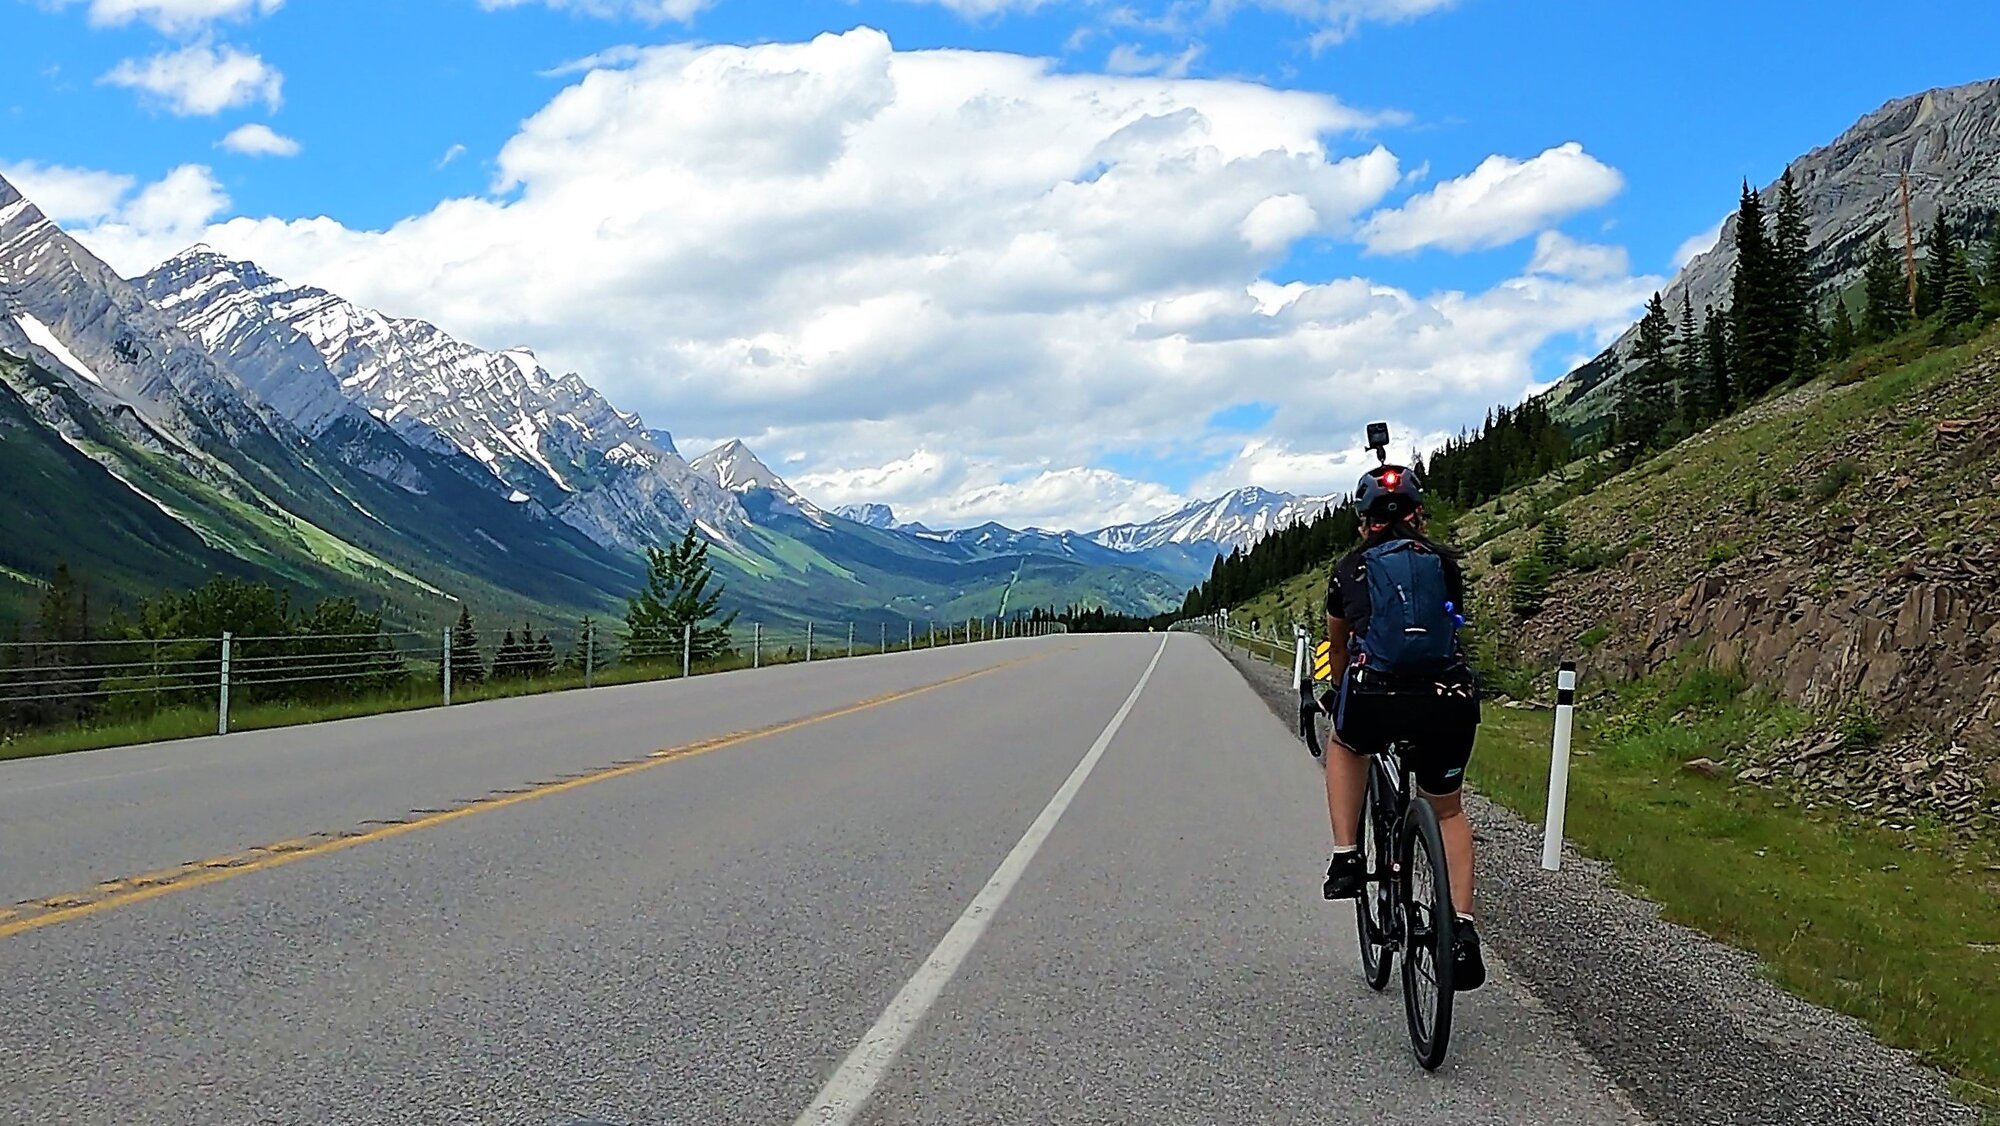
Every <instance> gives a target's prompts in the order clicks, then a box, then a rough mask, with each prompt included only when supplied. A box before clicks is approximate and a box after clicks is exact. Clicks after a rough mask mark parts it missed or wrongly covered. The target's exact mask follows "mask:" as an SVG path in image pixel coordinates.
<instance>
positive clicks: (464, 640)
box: [451, 604, 486, 688]
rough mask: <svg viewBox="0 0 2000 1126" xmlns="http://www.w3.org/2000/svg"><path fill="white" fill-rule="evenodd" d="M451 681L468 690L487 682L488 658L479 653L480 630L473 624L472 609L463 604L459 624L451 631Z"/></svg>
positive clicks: (459, 612) (460, 607)
mask: <svg viewBox="0 0 2000 1126" xmlns="http://www.w3.org/2000/svg"><path fill="white" fill-rule="evenodd" d="M451 680H452V683H453V684H457V685H463V686H465V687H467V688H470V687H473V686H474V685H478V684H483V683H485V681H486V658H485V656H484V655H483V654H481V653H480V651H479V629H478V627H477V626H474V625H473V624H472V608H471V607H469V606H465V605H463V604H461V605H460V606H459V608H458V624H457V625H455V626H453V627H452V629H451Z"/></svg>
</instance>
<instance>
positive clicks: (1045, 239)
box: [80, 29, 1659, 526]
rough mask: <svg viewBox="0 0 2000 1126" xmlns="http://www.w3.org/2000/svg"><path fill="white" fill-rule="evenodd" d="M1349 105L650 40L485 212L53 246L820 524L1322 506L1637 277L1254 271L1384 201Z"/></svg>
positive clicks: (1511, 388)
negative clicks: (247, 291) (370, 336)
mask: <svg viewBox="0 0 2000 1126" xmlns="http://www.w3.org/2000/svg"><path fill="white" fill-rule="evenodd" d="M1376 120H1378V119H1377V118H1376V117H1375V116H1373V115H1370V114H1367V113H1363V112H1359V111H1356V110H1354V109H1351V108H1349V107H1347V106H1345V105H1342V104H1341V103H1339V102H1338V101H1336V100H1334V99H1332V98H1330V97H1327V96H1324V95H1320V94H1312V93H1303V92H1297V91H1284V90H1277V89H1272V88H1269V87H1265V86H1260V85H1256V84H1253V83H1248V82H1237V81H1213V80H1187V79H1181V80H1169V79H1163V78H1159V77H1153V76H1133V77H1121V76H1106V75H1090V74H1066V73H1060V72H1058V71H1057V70H1055V69H1054V68H1053V66H1052V64H1050V63H1049V62H1047V61H1046V60H1037V59H1030V58H1023V57H1020V56H1015V55H1008V54H1001V53H996V52H975V51H956V50H952V51H907V52H899V51H896V50H895V49H894V48H893V47H892V45H891V44H890V42H889V40H888V38H887V37H886V36H884V35H882V34H881V33H879V32H875V31H871V30H867V29H859V30H856V31H853V32H849V33H847V34H843V35H827V36H822V37H820V38H817V39H815V40H813V41H811V42H809V43H777V44H762V45H756V46H693V45H676V46H667V47H658V48H652V49H648V50H646V51H644V52H643V53H641V54H639V55H638V56H637V57H634V58H631V59H629V60H626V61H625V62H624V65H620V66H618V67H616V68H612V69H604V68H600V69H595V70H592V71H590V72H588V73H586V74H583V75H581V76H580V77H578V78H577V79H576V80H574V81H573V82H572V83H571V84H570V85H568V86H567V88H565V89H563V90H562V91H561V92H560V93H558V94H557V95H556V96H555V97H554V98H553V99H552V100H551V101H550V102H549V103H548V104H547V105H546V106H544V107H543V108H542V109H541V110H540V111H539V112H537V113H535V114H534V115H532V116H531V117H530V118H528V120H527V121H525V122H524V123H523V124H522V126H521V127H520V129H519V131H518V132H517V133H516V134H515V136H514V137H513V138H512V139H511V140H509V141H508V142H507V143H506V144H505V145H504V146H503V147H502V149H501V150H500V152H499V154H498V156H497V158H496V159H495V162H494V164H495V175H494V182H493V185H492V187H493V194H490V195H482V196H473V197H467V198H458V199H449V200H446V201H444V202H442V203H440V204H438V205H437V206H436V207H435V208H433V209H431V210H429V211H427V212H424V213H422V214H418V215H413V216H410V217H408V218H406V219H403V220H401V221H399V222H396V223H394V224H392V225H390V226H388V227H386V228H385V229H382V230H359V229H354V228H351V227H348V226H345V225H343V224H342V223H340V222H339V221H337V220H336V219H333V218H324V217H322V218H308V219H284V218H263V219H257V218H248V217H244V218H235V219H231V220H228V221H226V222H221V223H209V224H206V225H205V226H204V227H203V228H202V229H200V230H198V231H196V230H190V229H189V223H188V219H189V217H190V216H192V215H194V214H197V213H200V212H202V211H205V210H208V209H210V208H212V207H213V206H214V205H215V201H216V199H217V198H218V197H219V194H220V193H219V189H217V188H214V187H213V181H212V179H211V180H209V181H207V185H208V186H207V190H203V184H202V183H201V182H200V181H199V180H197V179H195V178H194V177H192V176H191V175H190V176H188V177H185V178H184V179H185V182H184V183H182V184H181V185H180V186H181V187H182V188H184V189H186V190H184V191H182V192H181V193H179V195H178V199H179V205H178V206H177V207H173V208H168V207H164V206H162V207H160V208H157V209H154V210H157V212H158V216H157V217H158V218H160V219H161V221H162V222H163V223H164V224H165V227H166V229H165V230H164V231H156V230H150V229H147V228H145V227H144V225H143V224H142V223H141V222H140V221H139V214H138V209H126V210H130V211H132V212H133V213H132V214H123V213H122V212H121V214H120V215H119V216H117V217H115V218H114V219H112V220H109V221H104V222H100V223H99V225H97V226H95V227H91V228H88V229H86V230H83V231H82V232H80V237H82V238H83V239H84V241H85V242H86V244H88V245H89V246H90V247H91V248H92V249H94V250H96V251H97V252H99V253H100V254H103V255H105V256H106V257H107V258H108V259H109V260H110V261H111V263H112V264H113V265H114V266H115V267H117V268H118V269H120V270H121V271H124V272H127V273H130V272H135V271H139V270H143V269H146V268H148V267H150V266H151V265H152V264H153V263H155V262H157V261H158V260H159V259H160V258H162V257H165V256H166V255H167V254H170V253H172V252H174V251H176V250H179V249H181V247H182V246H184V245H185V244H186V243H188V242H192V241H196V239H199V240H201V241H206V242H209V243H210V244H212V245H214V246H216V247H217V248H218V249H220V250H222V251H224V252H225V253H229V254H233V255H239V256H243V257H248V258H252V259H255V260H257V261H258V262H260V263H262V264H263V265H265V266H266V267H267V268H269V269H271V270H272V271H274V272H275V273H277V274H279V275H281V276H284V277H287V278H289V279H291V280H293V281H296V282H299V283H311V284H316V285H321V286H325V287H327V288H329V289H331V290H333V291H335V292H338V293H341V294H344V295H346V296H349V297H351V298H353V299H355V300H357V301H360V302H363V303H365V304H369V305H372V306H375V307H377V308H381V309H383V310H385V311H388V312H391V313H395V314H401V315H411V316H422V317H424V318H425V319H428V320H430V321H432V322H434V323H437V324H439V325H441V326H443V327H444V328H445V329H446V330H448V331H450V332H452V333H454V334H455V335H458V336H460V337H462V338H464V339H466V340H468V341H470V342H472V343H475V344H482V345H485V346H487V347H500V346H508V345H513V344H516V343H520V342H524V341H525V342H530V343H532V344H534V345H535V346H536V348H537V351H538V352H539V353H540V355H541V356H542V358H543V359H544V360H545V361H546V362H548V363H549V364H550V365H551V366H552V367H554V368H556V369H557V370H576V371H579V372H581V373H583V374H584V375H585V377H586V378H588V379H589V380H590V381H591V382H593V383H594V384H596V385H598V386H599V387H601V388H602V389H603V390H604V391H605V392H606V394H607V395H609V396H610V397H611V399H612V400H613V401H614V402H616V403H618V404H619V405H620V406H622V407H625V408H627V409H635V410H639V411H641V412H643V413H644V414H645V415H646V416H647V418H648V421H649V422H651V423H652V424H654V425H658V426H664V427H667V428H669V429H672V430H673V431H674V432H675V433H677V434H683V435H711V436H720V437H730V436H740V437H742V438H744V439H745V440H746V441H748V442H749V443H750V444H751V446H752V447H754V448H756V449H757V450H758V451H759V452H760V453H762V454H763V455H764V456H765V457H766V458H767V459H769V460H771V462H772V463H773V464H783V465H785V466H786V467H787V469H786V472H787V475H788V477H790V478H791V479H792V480H793V483H794V484H796V485H798V486H799V487H800V489H801V490H803V491H805V492H806V493H807V495H809V496H813V497H815V498H816V499H819V500H820V501H822V502H823V503H828V504H837V503H844V502H849V501H859V500H875V501H885V502H888V503H892V504H895V505H896V506H897V507H898V510H899V511H901V512H905V513H906V514H907V515H909V516H912V517H916V518H921V519H926V520H936V521H939V522H974V521H977V520H981V519H987V518H995V519H1003V520H1006V521H1008V522H1010V523H1016V524H1020V523H1038V524H1044V525H1049V526H1061V525H1078V526H1081V525H1086V524H1096V523H1108V522H1112V521H1115V520H1119V519H1126V518H1143V517H1147V516H1151V515H1157V514H1158V512H1160V511H1164V510H1166V509H1169V508H1172V507H1173V506H1174V505H1175V504H1176V503H1178V502H1179V501H1180V500H1181V499H1182V490H1178V489H1172V488H1167V487H1165V486H1163V485H1161V484H1160V483H1158V482H1157V481H1149V480H1146V479H1144V478H1145V476H1146V474H1135V473H1133V472H1113V471H1112V470H1111V469H1108V468H1106V466H1107V465H1127V464H1134V463H1153V462H1157V461H1161V460H1171V459H1173V458H1199V459H1202V461H1203V462H1204V463H1207V464H1217V463H1221V464H1225V465H1226V466H1227V467H1229V471H1232V472H1237V473H1239V474H1240V475H1241V476H1243V477H1245V478H1251V479H1257V480H1260V481H1268V482H1274V483H1275V482H1280V481H1282V482H1284V483H1286V484H1288V485H1293V486H1297V487H1302V488H1304V487H1310V488H1311V489H1312V490H1313V491H1331V490H1333V489H1338V488H1344V487H1345V486H1346V484H1347V483H1348V482H1346V481H1343V480H1340V479H1339V478H1340V476H1341V475H1344V474H1345V472H1346V470H1345V468H1344V463H1343V462H1342V461H1341V459H1342V458H1345V457H1347V456H1349V454H1350V451H1351V450H1352V449H1353V448H1354V447H1355V446H1356V445H1358V435H1359V433H1360V428H1361V426H1362V425H1363V424H1365V423H1366V422H1367V421H1369V419H1370V418H1371V417H1385V418H1389V419H1392V420H1397V421H1398V426H1399V427H1400V428H1401V429H1402V430H1403V431H1404V432H1407V433H1411V434H1428V433H1440V432H1451V431H1456V430H1457V428H1458V426H1459V425H1460V424H1461V423H1463V422H1465V421H1468V420H1469V418H1470V416H1471V415H1472V414H1474V413H1475V412H1474V410H1473V405H1474V404H1477V405H1478V407H1479V409H1483V407H1484V404H1486V403H1489V402H1493V401H1496V400H1498V399H1501V398H1508V397H1511V396H1513V395H1515V394H1517V393H1518V391H1519V390H1520V388H1522V387H1524V386H1526V385H1527V384H1528V382H1529V381H1530V379H1531V378H1532V377H1533V375H1534V372H1535V368H1534V363H1533V358H1534V355H1535V353H1536V351H1537V350H1538V349H1540V348H1541V347H1543V345H1545V344H1546V343H1547V342H1548V341H1549V340H1550V339H1552V338H1555V337H1559V336H1563V335H1567V334H1584V335H1588V334H1594V333H1598V332H1602V331H1607V330H1615V329H1616V328H1618V327H1622V326H1623V324H1624V323H1626V322H1627V321H1628V320H1629V318H1630V316H1631V315H1632V312H1633V309H1634V308H1635V307H1636V306H1637V304H1638V303H1639V302H1641V301H1643V299H1644V297H1645V296H1646V294H1648V293H1650V292H1652V290H1653V289H1654V288H1657V286H1658V285H1659V279H1657V278H1629V277H1624V276H1594V277H1579V276H1575V275H1574V274H1571V275H1569V276H1558V275H1556V274H1554V273H1528V274H1524V275H1523V276H1522V277H1518V278H1514V279H1511V280H1508V281H1505V282H1502V283H1500V284H1498V285H1496V286H1494V287H1492V288H1490V289H1487V290H1484V291H1481V292H1471V293H1462V292H1456V291H1445V292H1438V293H1414V292H1410V291H1407V290H1404V289H1400V288H1397V287H1393V286H1386V285H1381V284H1377V283H1375V282H1371V281H1369V280H1368V279H1366V278H1357V277H1349V278H1334V279H1331V280H1326V281H1319V282H1304V281H1288V280H1283V279H1276V280H1274V279H1272V278H1270V277H1268V276H1267V274H1268V273H1269V272H1271V271H1273V270H1275V269H1277V268H1279V267H1280V265H1281V264H1282V263H1284V262H1285V261H1286V260H1287V259H1288V258H1289V257H1290V255H1291V253H1292V248H1293V246H1294V245H1295V244H1296V242H1297V241H1298V240H1300V239H1305V238H1313V239H1336V240H1339V239H1354V238H1357V237H1358V230H1357V228H1358V225H1359V223H1360V220H1361V217H1362V216H1364V215H1366V214H1367V213H1368V212H1369V211H1370V210H1371V209H1372V208H1375V207H1377V206H1378V205H1379V204H1380V202H1381V201H1382V200H1383V198H1384V197H1385V196H1386V195H1387V194H1388V193H1389V192H1391V191H1393V190H1395V189H1396V188H1397V187H1398V185H1399V183H1400V182H1401V178H1402V177H1401V172H1402V169H1401V166H1400V164H1399V162H1398V161H1397V159H1396V157H1395V156H1394V154H1392V153H1390V152H1389V151H1387V150H1386V149H1385V148H1382V147H1380V146H1377V145H1374V144H1372V143H1367V142H1360V141H1357V139H1356V133H1357V132H1358V131H1360V130H1363V129H1365V128H1366V127H1368V126H1369V125H1371V124H1372V123H1374V122H1375V121H1376ZM149 190H150V189H149ZM159 194H160V195H161V197H162V202H163V203H164V201H165V199H166V197H167V193H166V190H165V189H164V188H162V189H161V191H160V193H159ZM1537 229H1542V228H1537ZM1530 233H1533V232H1532V231H1531V232H1530ZM1243 401H1258V402H1266V403H1273V404H1277V405H1278V410H1277V413H1276V415H1275V416H1274V417H1273V418H1272V419H1271V421H1270V423H1269V424H1268V425H1267V426H1266V427H1264V428H1263V430H1262V431H1261V432H1260V434H1259V438H1260V439H1261V440H1262V441H1263V442H1265V443H1266V444H1265V445H1263V446H1260V447H1259V448H1258V450H1257V451H1253V452H1252V453H1251V454H1249V455H1246V454H1244V452H1243V450H1244V440H1243V436H1242V435H1241V434H1240V433H1237V434H1229V435H1215V434H1210V433H1208V431H1207V429H1206V425H1205V420H1206V419H1207V418H1208V417H1209V416H1210V415H1212V414H1213V413H1214V412H1215V411H1216V410H1217V409H1218V407H1220V406H1222V405H1226V404H1228V403H1233V402H1243ZM691 448H692V447H691ZM1274 451H1275V452H1274ZM1280 454H1281V455H1282V457H1280V456H1279V455H1280ZM1121 459H1124V460H1121ZM1147 459H1153V462H1148V461H1147ZM1321 474H1330V475H1332V479H1330V480H1328V481H1326V482H1323V483H1319V484H1314V482H1315V481H1316V479H1317V478H1318V477H1319V476H1320V475H1321ZM1216 480H1220V478H1219V477H1218V478H1217V479H1216ZM1234 483H1242V480H1241V479H1239V480H1237V481H1235V482H1234Z"/></svg>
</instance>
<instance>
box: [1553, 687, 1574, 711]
mask: <svg viewBox="0 0 2000 1126" xmlns="http://www.w3.org/2000/svg"><path fill="white" fill-rule="evenodd" d="M1575 706H1576V689H1574V688H1558V689H1556V707H1559V708H1573V707H1575Z"/></svg>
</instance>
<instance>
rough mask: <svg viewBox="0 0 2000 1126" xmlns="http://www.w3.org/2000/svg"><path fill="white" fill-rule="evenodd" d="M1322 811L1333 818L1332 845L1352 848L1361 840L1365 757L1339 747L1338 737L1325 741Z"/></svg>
mask: <svg viewBox="0 0 2000 1126" xmlns="http://www.w3.org/2000/svg"><path fill="white" fill-rule="evenodd" d="M1327 743H1328V746H1327V748H1326V754H1325V755H1324V756H1322V757H1323V759H1324V760H1325V763H1326V811H1327V814H1328V816H1329V817H1331V818H1332V820H1333V847H1335V848H1352V847H1354V846H1355V845H1358V844H1360V843H1361V802H1362V799H1363V798H1365V797H1366V796H1367V793H1368V760H1367V759H1365V758H1362V757H1361V756H1360V755H1357V754H1355V753H1354V752H1352V751H1350V750H1348V749H1347V748H1346V747H1344V746H1342V745H1341V743H1340V740H1339V738H1338V737H1332V738H1329V739H1328V740H1327Z"/></svg>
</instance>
